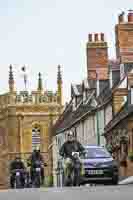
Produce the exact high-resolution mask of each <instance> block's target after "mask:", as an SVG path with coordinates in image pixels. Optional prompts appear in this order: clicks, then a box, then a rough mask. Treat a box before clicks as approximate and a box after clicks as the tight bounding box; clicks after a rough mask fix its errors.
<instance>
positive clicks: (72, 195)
mask: <svg viewBox="0 0 133 200" xmlns="http://www.w3.org/2000/svg"><path fill="white" fill-rule="evenodd" d="M132 190H133V187H132V185H127V186H122V185H118V186H82V187H75V188H73V187H67V188H66V187H64V188H54V187H53V188H41V189H20V190H3V191H0V199H1V200H74V199H76V200H81V199H82V200H88V199H91V200H99V199H102V200H107V199H108V200H112V199H113V200H118V199H121V200H125V199H126V200H132V199H133V197H132Z"/></svg>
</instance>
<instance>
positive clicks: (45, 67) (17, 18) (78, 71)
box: [0, 0, 133, 101]
mask: <svg viewBox="0 0 133 200" xmlns="http://www.w3.org/2000/svg"><path fill="white" fill-rule="evenodd" d="M131 6H133V1H132V0H92V1H91V0H0V70H1V73H0V93H3V92H4V91H6V90H7V89H8V66H9V64H14V72H15V79H16V86H17V89H19V90H20V89H23V80H22V76H21V70H20V69H21V66H22V65H23V64H27V69H28V80H29V82H28V83H29V84H28V87H29V88H31V89H35V88H36V87H37V74H38V72H39V71H40V72H41V73H42V74H43V83H44V88H47V89H50V90H51V89H53V90H54V91H55V90H56V81H57V80H56V79H57V65H58V64H60V65H61V66H62V73H63V94H64V101H65V100H67V101H68V100H69V98H70V84H71V83H80V82H81V80H82V79H84V78H85V77H86V68H87V67H86V42H87V39H88V33H90V32H92V33H94V32H104V33H105V34H106V39H107V41H108V45H109V48H110V49H109V56H110V57H111V58H112V57H115V49H114V43H115V42H114V25H115V24H116V23H117V15H118V14H119V13H120V12H121V11H123V10H124V11H127V10H128V9H131V8H133V7H131ZM29 85H30V86H29Z"/></svg>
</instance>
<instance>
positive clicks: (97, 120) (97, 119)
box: [96, 111, 100, 146]
mask: <svg viewBox="0 0 133 200" xmlns="http://www.w3.org/2000/svg"><path fill="white" fill-rule="evenodd" d="M96 125H97V145H98V146H100V132H99V115H98V111H96Z"/></svg>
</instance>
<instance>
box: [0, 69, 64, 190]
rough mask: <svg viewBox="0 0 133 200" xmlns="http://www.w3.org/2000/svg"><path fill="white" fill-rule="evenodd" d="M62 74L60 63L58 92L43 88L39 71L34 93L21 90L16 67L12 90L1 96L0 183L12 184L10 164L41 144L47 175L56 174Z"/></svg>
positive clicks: (25, 158) (5, 185) (11, 81)
mask: <svg viewBox="0 0 133 200" xmlns="http://www.w3.org/2000/svg"><path fill="white" fill-rule="evenodd" d="M62 108H63V106H62V77H61V71H60V66H58V75H57V91H56V92H55V93H54V92H53V91H47V90H45V88H43V83H42V77H41V74H40V73H39V78H38V86H37V89H36V90H35V91H32V92H31V93H30V92H28V91H26V90H25V91H20V92H17V91H16V89H15V80H14V74H13V69H12V66H10V71H9V92H8V93H6V94H2V95H0V136H1V138H2V140H1V144H0V150H1V151H0V160H1V162H0V186H1V187H4V188H5V187H9V164H10V161H11V160H12V159H14V158H15V156H16V155H20V156H21V158H22V159H23V160H24V161H26V160H27V158H28V157H29V155H30V154H31V152H32V151H33V149H34V148H36V147H39V148H40V150H41V152H42V155H43V156H44V160H45V161H46V163H47V165H48V166H47V167H46V169H45V175H46V177H50V176H52V168H53V162H52V161H53V159H52V151H51V149H49V145H50V144H51V143H52V126H53V124H54V123H55V121H56V120H57V118H58V117H59V116H60V114H61V112H62Z"/></svg>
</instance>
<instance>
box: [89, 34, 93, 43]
mask: <svg viewBox="0 0 133 200" xmlns="http://www.w3.org/2000/svg"><path fill="white" fill-rule="evenodd" d="M88 39H89V42H92V34H91V33H89V35H88Z"/></svg>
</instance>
